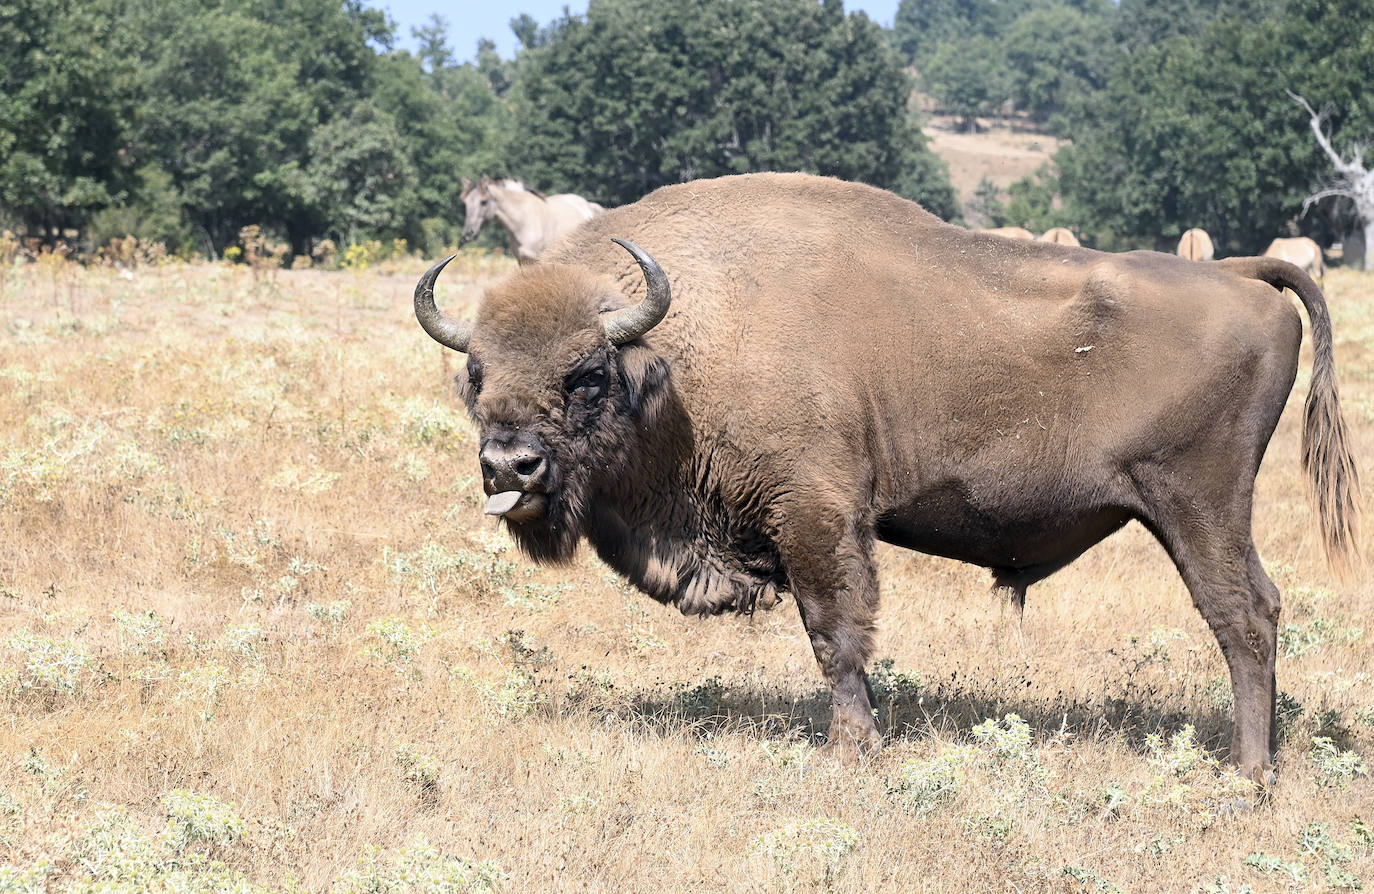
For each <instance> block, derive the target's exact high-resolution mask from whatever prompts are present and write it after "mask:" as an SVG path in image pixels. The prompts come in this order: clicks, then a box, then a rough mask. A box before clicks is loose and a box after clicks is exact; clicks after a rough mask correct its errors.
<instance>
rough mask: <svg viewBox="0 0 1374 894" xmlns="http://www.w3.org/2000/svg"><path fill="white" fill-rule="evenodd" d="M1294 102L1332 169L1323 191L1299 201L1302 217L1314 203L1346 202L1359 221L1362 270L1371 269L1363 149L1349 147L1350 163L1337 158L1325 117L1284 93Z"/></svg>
mask: <svg viewBox="0 0 1374 894" xmlns="http://www.w3.org/2000/svg"><path fill="white" fill-rule="evenodd" d="M1284 92H1285V93H1287V94H1288V95H1289V97H1291V98H1292V100H1293V101H1294V102H1296V103H1297V104H1298V105H1300V106H1302V107H1303V108H1304V109H1306V110H1307V114H1308V115H1309V116H1310V118H1311V122H1310V124H1311V127H1312V135H1313V136H1315V137H1316V138H1317V145H1319V146H1321V147H1322V151H1323V152H1325V153H1326V157H1327V158H1329V159H1331V164H1332V165H1333V166H1334V167H1335V169H1336V175H1335V177H1333V178H1332V179H1331V180H1330V181H1329V183H1328V185H1327V187H1326V188H1325V189H1322V190H1318V191H1317V192H1314V193H1312V195H1310V196H1308V197H1307V198H1306V199H1303V203H1302V213H1303V214H1306V213H1307V209H1308V208H1310V207H1312V205H1313V204H1314V203H1316V202H1320V201H1321V200H1322V199H1329V198H1346V199H1350V200H1351V201H1352V202H1354V203H1355V215H1356V216H1357V217H1358V218H1359V219H1360V228H1361V229H1362V230H1363V232H1364V245H1365V252H1364V269H1365V270H1370V269H1374V171H1371V170H1369V169H1367V168H1365V166H1364V150H1365V148H1366V147H1365V146H1364V145H1363V144H1360V143H1354V144H1352V145H1351V146H1350V149H1349V152H1350V159H1349V160H1348V161H1347V160H1346V159H1343V158H1341V156H1340V155H1339V154H1338V153H1337V152H1336V150H1335V149H1333V148H1332V146H1331V135H1330V134H1328V133H1327V132H1326V131H1325V130H1323V128H1322V124H1323V123H1324V121H1325V119H1326V115H1325V113H1322V114H1317V112H1315V111H1313V109H1312V106H1311V104H1309V103H1308V101H1307V100H1305V99H1303V98H1302V97H1301V96H1299V95H1298V94H1296V93H1294V92H1293V91H1292V90H1284Z"/></svg>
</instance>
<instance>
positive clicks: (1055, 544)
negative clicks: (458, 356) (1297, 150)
mask: <svg viewBox="0 0 1374 894" xmlns="http://www.w3.org/2000/svg"><path fill="white" fill-rule="evenodd" d="M624 233H631V234H634V237H635V238H636V239H637V240H640V241H642V242H643V243H644V244H646V245H649V244H652V245H653V246H654V251H655V256H656V257H657V260H655V258H653V257H649V256H648V254H647V253H645V252H644V251H642V250H641V249H639V248H638V247H636V246H634V245H633V244H631V243H627V242H623V241H621V240H619V239H613V237H616V236H617V235H618V234H624ZM612 241H615V242H618V243H619V244H620V245H621V246H622V247H623V248H625V249H626V250H627V251H629V252H630V253H631V255H632V256H633V257H634V259H635V262H636V263H637V264H638V267H639V269H638V270H636V269H635V268H634V267H633V266H631V265H630V264H628V263H626V259H625V257H624V255H622V254H620V253H619V249H617V248H615V247H614V246H612V245H611V244H610V243H611V242H612ZM660 262H661V263H662V265H663V266H662V267H660ZM441 268H442V264H441V265H437V266H436V267H435V268H433V269H432V270H430V271H429V272H428V273H426V274H425V276H424V277H422V278H421V280H420V283H419V284H418V285H417V287H416V291H415V309H416V315H417V318H418V319H419V321H420V323H421V325H422V326H424V328H425V330H426V331H427V332H429V333H430V334H431V335H432V336H433V337H434V338H435V339H436V340H438V341H439V342H440V343H442V344H445V345H447V346H449V347H452V348H454V349H455V350H459V351H465V352H468V353H469V355H470V359H469V364H470V366H471V368H472V369H473V370H475V371H476V372H477V375H478V379H479V381H477V382H473V381H471V380H469V379H467V378H465V377H464V376H460V377H459V384H460V390H461V391H462V393H463V397H464V400H465V402H466V403H467V405H468V409H469V411H470V413H471V415H472V417H473V419H474V420H475V421H476V422H477V425H478V427H479V429H480V430H481V433H482V439H483V446H482V448H481V449H482V452H483V455H486V453H487V451H488V450H489V449H494V450H499V451H506V452H505V453H503V454H500V456H504V457H506V459H504V460H501V462H504V463H506V465H502V466H501V468H500V469H499V470H498V471H497V472H493V473H492V474H491V475H487V474H486V470H487V469H488V468H489V467H490V468H493V469H495V468H496V465H494V464H493V463H495V460H492V461H487V460H484V461H483V462H484V485H486V487H487V490H488V493H498V492H499V493H508V492H509V491H511V490H512V489H516V488H518V489H519V492H520V496H519V497H518V500H520V501H525V503H524V506H525V508H524V509H522V510H521V511H519V512H517V513H513V514H511V515H510V516H509V517H508V518H507V521H508V523H509V527H510V530H511V533H512V534H513V535H514V537H515V539H516V542H517V543H519V545H520V547H521V548H522V549H523V550H524V551H525V552H526V553H527V554H528V555H530V556H532V557H533V558H535V559H536V560H538V561H543V562H563V561H567V560H568V559H569V558H570V557H571V555H572V553H573V551H574V549H575V548H576V545H577V542H578V540H579V539H580V538H582V537H586V538H587V539H588V541H589V542H590V543H591V544H592V545H593V547H594V548H595V549H596V551H597V553H598V555H600V556H601V558H602V559H603V560H605V561H606V563H607V564H609V565H610V566H611V567H613V568H615V569H616V570H617V571H618V572H620V573H621V574H624V575H625V576H626V577H627V578H629V579H630V580H631V581H632V582H633V583H634V584H635V585H637V586H638V587H640V588H641V589H643V590H644V591H645V592H647V593H649V594H650V595H652V596H653V597H654V598H656V599H659V600H662V601H664V602H671V603H674V604H676V605H677V606H678V607H679V608H681V609H682V610H683V611H684V612H688V613H714V612H721V611H728V610H737V611H750V610H752V609H753V607H754V606H755V605H756V604H759V603H761V602H767V601H770V597H771V594H772V593H773V592H774V591H775V590H778V589H786V590H789V591H790V592H791V593H792V595H793V596H794V598H795V599H796V603H797V608H798V610H799V612H800V614H801V618H802V622H803V624H804V626H805V628H806V632H807V635H808V637H809V639H810V641H811V646H812V651H813V652H814V654H815V656H816V659H817V661H818V662H819V664H820V666H821V669H822V671H823V673H824V674H825V677H826V680H827V681H828V682H829V684H830V688H831V692H832V695H833V711H834V713H833V722H832V724H831V731H830V745H831V746H832V747H834V748H836V749H837V750H838V751H839V753H840V755H841V756H843V757H849V756H852V755H853V754H855V753H856V752H857V751H858V750H860V749H863V748H867V747H871V746H876V745H877V744H879V743H880V741H881V736H880V735H879V733H878V729H877V725H876V723H875V720H874V714H873V705H872V702H871V699H870V696H869V694H868V692H867V686H866V677H865V672H864V665H865V663H866V661H867V660H868V657H869V653H870V650H871V647H872V634H873V629H874V618H875V615H876V612H877V603H878V585H877V572H876V567H875V564H874V561H873V545H874V541H875V540H876V539H882V540H885V541H887V542H890V543H894V544H897V545H899V546H904V547H907V548H910V549H916V550H921V551H923V552H928V553H932V554H936V555H943V556H948V557H950V558H955V559H959V560H961V561H965V562H970V563H974V564H977V565H981V566H983V567H985V568H988V569H990V570H991V571H992V573H993V584H994V586H996V587H998V588H999V589H1000V590H1002V591H1003V592H1004V593H1005V594H1006V595H1007V596H1008V597H1009V598H1010V599H1011V600H1012V601H1013V603H1014V604H1015V605H1017V606H1018V607H1019V606H1020V605H1022V604H1023V603H1024V599H1025V592H1026V588H1027V587H1029V586H1031V585H1033V584H1034V583H1036V582H1037V581H1040V580H1043V579H1044V578H1046V577H1048V576H1049V575H1050V574H1053V573H1054V572H1055V571H1057V570H1058V569H1060V568H1062V567H1064V566H1065V565H1067V564H1069V563H1070V562H1072V561H1073V560H1074V559H1075V558H1076V557H1077V556H1079V555H1080V554H1082V553H1083V552H1084V551H1086V550H1087V549H1089V548H1091V547H1092V546H1093V545H1094V544H1095V543H1097V542H1099V541H1100V540H1102V539H1103V538H1105V537H1107V536H1108V535H1110V534H1111V533H1112V532H1113V531H1116V530H1119V529H1120V528H1121V527H1122V526H1123V525H1124V524H1126V523H1127V522H1129V521H1132V520H1135V521H1138V522H1140V523H1141V524H1143V525H1144V526H1145V527H1146V528H1147V529H1148V530H1149V531H1150V532H1151V533H1153V534H1154V535H1155V536H1156V537H1157V538H1158V539H1159V540H1160V542H1161V543H1162V544H1163V545H1164V547H1165V549H1166V550H1167V551H1168V553H1169V556H1170V557H1171V558H1172V559H1173V561H1174V563H1175V565H1176V566H1177V567H1178V570H1179V572H1180V573H1181V575H1182V577H1183V579H1184V581H1185V583H1186V584H1187V586H1188V588H1189V591H1190V593H1191V594H1192V597H1193V601H1194V604H1195V605H1196V606H1197V608H1198V610H1199V611H1200V612H1201V613H1202V615H1203V617H1204V618H1205V619H1206V621H1207V623H1208V625H1209V626H1210V627H1211V629H1212V631H1213V633H1214V634H1215V636H1216V638H1217V641H1218V643H1219V645H1220V647H1221V650H1222V653H1223V655H1224V656H1225V658H1226V661H1227V664H1228V667H1229V669H1230V672H1231V681H1232V688H1233V693H1234V704H1235V717H1236V723H1235V731H1234V734H1233V738H1232V746H1231V757H1232V759H1233V760H1235V761H1236V762H1237V763H1239V764H1240V765H1241V767H1242V769H1243V770H1244V772H1245V773H1246V774H1247V775H1249V776H1250V777H1251V778H1253V779H1255V780H1257V781H1260V782H1265V781H1266V780H1268V779H1269V778H1270V776H1271V775H1272V770H1273V763H1272V761H1273V755H1274V750H1275V747H1276V734H1277V728H1276V726H1275V724H1274V719H1273V718H1274V705H1275V689H1274V665H1275V659H1276V652H1277V623H1278V617H1279V595H1278V590H1277V588H1275V587H1274V585H1273V583H1272V582H1271V581H1270V580H1269V578H1268V576H1267V575H1266V574H1265V572H1264V568H1263V565H1262V563H1261V562H1260V559H1259V555H1258V553H1257V552H1256V551H1255V548H1254V543H1253V539H1252V535H1251V521H1250V519H1251V502H1252V497H1253V490H1254V479H1255V475H1256V473H1257V471H1258V468H1259V463H1260V460H1261V459H1262V458H1263V455H1264V451H1265V447H1266V446H1267V444H1268V442H1269V438H1270V436H1271V435H1272V434H1273V431H1274V428H1275V426H1276V425H1277V423H1278V420H1279V416H1280V414H1281V413H1282V411H1283V407H1284V404H1285V403H1286V400H1287V397H1288V393H1289V391H1290V390H1291V388H1292V385H1293V381H1294V378H1295V376H1296V373H1297V365H1298V350H1299V347H1300V344H1301V340H1302V326H1301V319H1300V317H1299V316H1298V314H1297V312H1296V310H1295V309H1294V308H1293V306H1292V305H1291V304H1290V303H1289V302H1288V300H1287V299H1285V298H1284V297H1283V295H1282V289H1283V288H1285V287H1286V288H1290V289H1292V290H1293V291H1294V292H1295V293H1296V294H1297V295H1298V297H1299V299H1300V300H1301V302H1302V304H1303V306H1304V308H1305V309H1306V311H1307V313H1308V316H1309V317H1310V319H1311V323H1312V343H1313V350H1312V356H1313V374H1312V377H1311V384H1310V386H1309V393H1308V398H1307V404H1306V413H1305V416H1304V420H1303V463H1304V468H1305V469H1306V471H1307V475H1308V478H1309V481H1310V482H1311V484H1312V494H1313V496H1314V498H1315V502H1316V504H1317V508H1318V510H1319V511H1318V521H1319V527H1320V530H1321V534H1322V540H1323V544H1324V546H1325V547H1326V551H1327V554H1328V557H1329V558H1330V559H1331V560H1332V563H1333V565H1334V566H1335V567H1337V568H1338V569H1339V568H1341V567H1342V566H1343V565H1346V564H1347V563H1348V562H1349V561H1350V560H1351V559H1353V558H1356V556H1355V551H1356V544H1357V543H1358V533H1357V522H1358V515H1359V502H1358V493H1359V489H1358V479H1357V476H1356V471H1355V466H1354V462H1353V455H1352V452H1351V450H1350V447H1349V444H1348V442H1347V437H1346V429H1345V423H1344V420H1343V418H1342V416H1341V413H1340V407H1339V403H1338V399H1337V394H1336V382H1335V362H1334V359H1333V349H1332V344H1333V341H1332V335H1331V322H1330V319H1329V316H1328V315H1327V310H1326V304H1325V299H1324V298H1323V297H1322V294H1321V291H1320V289H1318V288H1317V286H1316V284H1315V283H1313V282H1312V280H1311V279H1310V278H1308V277H1307V276H1306V275H1305V274H1304V273H1302V271H1300V270H1298V269H1296V268H1295V267H1293V266H1292V265H1291V264H1287V263H1285V262H1283V261H1278V260H1272V259H1260V258H1252V259H1230V260H1226V261H1220V262H1217V263H1214V264H1197V263H1193V262H1190V261H1186V260H1183V259H1181V258H1178V257H1175V256H1172V255H1162V254H1156V253H1154V252H1131V253H1127V254H1122V255H1108V254H1103V253H1101V252H1096V251H1092V250H1089V249H1084V248H1080V247H1069V246H1062V245H1055V244H1050V243H1045V242H1026V241H1019V240H1012V239H1006V238H1002V237H1000V236H995V235H986V234H980V233H970V232H969V231H967V230H963V229H961V228H958V227H954V226H950V225H948V224H945V223H943V222H942V221H940V220H938V219H937V218H935V217H934V216H932V215H930V214H928V213H926V212H925V211H924V210H922V209H921V208H920V207H919V206H917V205H914V204H912V203H910V202H906V201H905V200H902V199H899V198H897V197H895V196H893V195H891V194H889V193H885V192H882V191H880V190H875V189H872V188H870V187H865V186H861V185H858V184H848V183H842V182H839V181H834V180H829V179H825V178H816V177H809V176H806V175H778V174H767V175H763V174H761V175H746V176H740V177H729V178H722V179H720V180H714V181H698V182H695V183H691V184H685V185H682V186H676V187H666V188H664V189H661V190H659V191H657V192H655V193H652V194H651V195H649V196H647V197H645V198H644V199H643V200H641V201H640V202H638V203H635V204H634V205H630V206H626V207H623V208H619V209H615V210H612V211H609V212H607V213H605V214H603V215H601V216H599V217H597V218H595V219H593V220H591V221H589V222H587V223H586V224H584V225H583V226H582V227H580V228H579V229H578V230H576V231H574V232H573V233H572V234H570V235H569V236H568V237H567V238H566V239H565V241H564V242H563V243H562V244H561V246H559V247H558V248H556V249H555V250H553V251H552V252H551V253H550V254H549V255H548V256H546V258H545V259H544V260H543V261H542V262H541V263H540V264H538V265H534V266H530V267H524V268H522V269H521V270H520V271H519V272H517V273H515V274H513V275H512V276H511V277H510V278H508V279H507V280H505V281H504V282H502V283H500V284H498V285H496V286H493V287H492V288H490V289H488V290H487V292H486V294H485V296H484V298H483V301H482V304H481V306H480V307H479V310H478V314H477V318H476V320H475V321H474V323H473V324H472V325H470V326H469V325H467V324H465V323H462V322H460V321H458V320H456V319H453V318H451V317H448V316H446V315H444V314H442V313H441V312H440V311H439V310H438V309H437V307H436V306H435V304H434V295H433V286H434V281H435V278H436V277H437V276H438V271H439V270H440V269H441ZM665 268H666V269H668V270H671V271H672V272H673V276H674V280H673V284H672V289H671V292H672V301H673V313H672V314H669V313H668V309H669V292H670V290H669V287H668V278H667V275H666V274H665V273H664V269H665ZM641 296H642V297H641ZM588 369H592V370H594V374H593V375H592V377H591V379H587V377H586V371H587V370H588ZM603 378H604V382H603ZM513 444H514V445H516V446H512V445H513ZM489 445H496V446H495V447H494V448H490V447H489ZM512 451H514V452H512ZM517 453H518V455H519V457H520V458H522V461H527V462H525V464H524V465H522V466H520V468H527V469H529V470H534V469H536V468H541V469H542V468H544V467H543V466H541V465H540V462H542V463H544V464H546V466H547V469H546V470H545V471H542V472H536V471H528V472H527V473H525V472H522V473H520V474H514V473H508V470H509V469H512V468H516V465H515V461H514V459H511V457H515V456H516V455H517ZM491 455H492V456H494V457H497V459H500V456H498V455H497V453H492V454H491ZM521 475H523V476H524V477H521ZM531 494H545V495H546V498H547V502H546V505H545V506H544V512H543V514H542V515H538V517H533V515H534V514H535V513H536V510H537V507H538V498H536V497H534V496H529V497H528V498H527V495H531ZM511 500H512V498H511V497H510V496H509V495H508V496H505V497H502V498H500V499H498V500H496V501H495V503H494V506H495V509H496V510H501V509H505V508H509V507H510V506H512V505H516V504H513V503H512V502H511Z"/></svg>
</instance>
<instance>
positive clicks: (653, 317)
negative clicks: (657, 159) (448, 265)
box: [416, 239, 673, 345]
mask: <svg viewBox="0 0 1374 894" xmlns="http://www.w3.org/2000/svg"><path fill="white" fill-rule="evenodd" d="M611 241H612V242H614V243H615V244H616V245H619V246H620V247H621V248H623V249H625V250H626V251H628V252H629V253H630V254H631V255H632V256H633V257H634V259H635V261H637V262H638V263H639V269H640V270H642V271H643V272H644V287H645V290H646V291H647V292H648V294H647V295H646V296H645V297H644V300H643V301H641V302H639V303H638V304H636V305H634V306H632V307H622V308H621V309H620V310H614V311H610V312H608V313H604V314H602V315H601V327H602V328H603V329H605V330H606V337H607V338H609V339H610V340H611V344H616V345H623V344H625V342H627V341H633V340H635V339H636V338H639V337H640V336H641V335H643V334H644V333H646V332H648V331H649V330H650V329H652V328H654V327H655V326H657V325H658V324H659V322H660V321H661V320H662V319H663V318H664V317H665V316H667V314H668V304H669V302H671V301H672V298H673V296H672V292H671V290H670V289H669V288H668V277H667V275H666V274H664V272H663V268H662V267H660V266H658V261H655V260H654V259H653V258H652V257H650V256H649V253H648V252H646V251H645V250H644V249H642V248H640V247H639V246H638V245H635V244H634V243H633V242H631V241H629V240H628V239H612V240H611ZM416 294H417V295H418V294H419V293H418V292H417V293H416ZM416 301H417V302H418V301H419V299H418V298H417V299H416ZM417 306H418V304H417ZM430 334H431V335H433V333H432V332H431V333H430ZM436 337H437V336H436Z"/></svg>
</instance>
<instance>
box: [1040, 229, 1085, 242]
mask: <svg viewBox="0 0 1374 894" xmlns="http://www.w3.org/2000/svg"><path fill="white" fill-rule="evenodd" d="M1036 241H1038V242H1053V243H1054V244H1055V245H1078V244H1079V242H1078V237H1077V236H1075V235H1074V234H1073V230H1070V229H1069V228H1068V227H1050V228H1049V229H1048V230H1046V231H1045V232H1043V233H1041V234H1040V235H1039V236H1037V237H1036Z"/></svg>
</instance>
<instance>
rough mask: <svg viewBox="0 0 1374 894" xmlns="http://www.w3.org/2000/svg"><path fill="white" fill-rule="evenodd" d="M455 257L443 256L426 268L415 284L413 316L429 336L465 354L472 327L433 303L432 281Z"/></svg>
mask: <svg viewBox="0 0 1374 894" xmlns="http://www.w3.org/2000/svg"><path fill="white" fill-rule="evenodd" d="M456 257H458V256H457V255H449V256H448V257H447V258H444V259H443V260H442V261H440V262H439V263H437V264H435V265H434V266H433V267H431V268H429V269H428V270H426V271H425V275H424V276H422V277H420V281H419V282H418V283H416V284H415V318H416V319H417V320H419V321H420V325H421V326H423V327H424V329H425V331H426V332H428V333H429V337H430V338H432V339H434V340H435V341H437V342H438V343H439V344H441V345H443V346H444V347H446V348H452V349H453V350H455V351H459V352H461V353H464V354H466V353H467V352H468V340H469V339H471V338H472V327H471V326H469V325H468V324H467V323H463V322H460V321H458V320H455V319H454V318H453V317H450V316H449V315H448V314H446V313H444V312H443V311H442V310H440V309H439V308H438V307H436V306H435V304H434V281H435V280H436V279H438V278H439V271H441V270H443V269H444V266H445V265H446V264H448V262H449V261H452V260H453V259H454V258H456Z"/></svg>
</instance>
